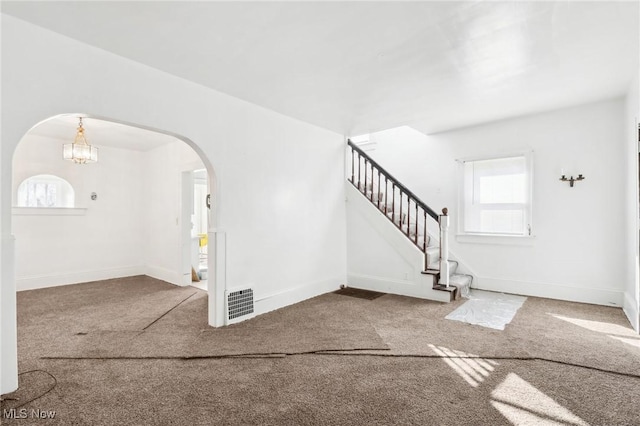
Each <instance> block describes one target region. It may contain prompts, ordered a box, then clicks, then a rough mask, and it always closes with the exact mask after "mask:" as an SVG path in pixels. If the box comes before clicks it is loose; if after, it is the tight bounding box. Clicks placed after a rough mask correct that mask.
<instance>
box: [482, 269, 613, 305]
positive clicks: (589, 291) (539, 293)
mask: <svg viewBox="0 0 640 426" xmlns="http://www.w3.org/2000/svg"><path fill="white" fill-rule="evenodd" d="M472 287H473V288H477V289H479V290H489V291H497V292H501V293H511V294H519V295H522V296H535V297H544V298H547V299H558V300H566V301H569V302H580V303H591V304H594V305H604V306H617V307H621V306H622V304H623V297H624V296H623V294H624V293H623V291H622V290H618V289H609V288H585V287H578V286H570V285H564V284H550V283H539V282H530V281H517V280H507V279H502V278H489V277H478V276H475V277H474V278H473V284H472Z"/></svg>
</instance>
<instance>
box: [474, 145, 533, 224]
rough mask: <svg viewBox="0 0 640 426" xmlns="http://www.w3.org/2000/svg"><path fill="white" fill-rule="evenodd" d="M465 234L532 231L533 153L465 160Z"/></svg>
mask: <svg viewBox="0 0 640 426" xmlns="http://www.w3.org/2000/svg"><path fill="white" fill-rule="evenodd" d="M462 174H463V190H462V194H461V195H462V203H461V204H462V205H461V211H462V215H461V219H462V223H461V230H462V233H464V234H489V235H513V236H524V235H531V156H530V155H517V156H511V157H503V158H492V159H479V160H473V161H463V162H462Z"/></svg>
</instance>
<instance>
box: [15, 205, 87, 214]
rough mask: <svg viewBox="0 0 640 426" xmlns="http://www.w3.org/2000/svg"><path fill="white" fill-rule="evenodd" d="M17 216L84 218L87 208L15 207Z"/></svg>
mask: <svg viewBox="0 0 640 426" xmlns="http://www.w3.org/2000/svg"><path fill="white" fill-rule="evenodd" d="M11 212H12V213H13V214H14V215H16V216H84V215H86V214H87V209H86V208H79V207H13V208H12V209H11Z"/></svg>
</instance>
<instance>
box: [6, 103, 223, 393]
mask: <svg viewBox="0 0 640 426" xmlns="http://www.w3.org/2000/svg"><path fill="white" fill-rule="evenodd" d="M79 116H82V117H83V119H84V120H85V123H84V126H85V128H86V129H87V132H88V133H87V139H89V141H90V142H92V143H93V144H94V145H95V146H97V147H98V148H100V142H99V141H98V140H92V135H95V130H96V128H95V127H92V125H96V127H104V128H107V127H109V126H119V127H120V128H129V129H130V130H131V131H132V132H134V133H135V132H138V134H139V133H140V132H147V133H149V134H153V135H157V137H159V138H160V139H163V140H164V141H173V142H175V143H176V144H181V145H183V146H184V147H188V149H189V150H192V151H193V153H194V154H195V157H197V159H198V161H193V162H191V163H189V162H185V164H184V167H185V169H184V170H181V171H185V170H190V169H191V170H194V169H203V170H205V171H206V175H207V179H208V182H207V183H208V188H209V192H210V194H211V197H210V213H209V215H208V225H207V226H208V230H207V236H208V241H209V245H210V249H209V253H208V254H209V256H208V261H207V269H208V272H209V273H208V277H207V278H208V290H209V291H208V292H209V302H208V312H207V315H208V323H209V324H210V325H212V326H221V325H223V321H222V318H223V312H222V311H223V308H224V302H223V294H224V293H223V292H224V290H223V288H224V287H219V284H220V282H219V281H220V280H218V277H219V276H221V275H220V274H219V273H218V269H220V265H222V269H224V262H225V259H224V250H219V249H218V248H220V247H222V248H224V246H223V245H224V235H222V236H221V235H220V234H219V233H217V232H216V231H215V229H216V224H217V218H218V214H219V211H218V197H217V194H218V180H217V177H216V174H215V171H214V169H213V166H212V164H211V162H210V161H209V159H208V158H207V156H206V155H205V154H204V152H203V151H202V149H200V147H198V145H197V144H195V143H194V142H193V141H191V140H190V139H189V138H186V137H184V136H181V135H177V134H174V133H171V132H168V131H163V130H158V129H154V128H149V127H146V126H140V125H136V124H132V123H127V122H123V121H119V120H113V119H109V118H105V117H99V116H94V115H89V114H60V115H56V116H53V117H50V118H48V119H46V120H43V121H41V122H39V123H38V124H36V125H35V126H33V127H32V128H31V129H30V130H29V131H28V132H27V133H26V134H25V136H24V137H23V138H22V139H21V142H20V143H19V144H18V146H17V147H16V149H15V150H14V153H13V155H14V158H15V155H16V153H17V152H18V151H19V150H20V149H21V145H22V141H23V140H24V138H26V137H27V136H29V135H31V136H33V135H34V134H38V133H40V136H39V137H41V138H42V137H43V136H42V133H43V132H42V130H43V129H44V128H47V126H49V127H51V126H52V125H53V127H55V125H54V124H56V123H57V124H58V125H60V124H61V123H62V124H64V123H65V122H70V121H72V122H74V123H75V124H73V126H72V127H71V129H72V131H71V133H70V134H69V132H67V133H66V137H65V139H66V141H65V143H66V142H71V141H72V140H73V135H74V134H75V127H76V126H77V119H78V117H79ZM98 123H99V124H98ZM67 129H68V127H67ZM92 131H94V133H91V132H92ZM58 142H59V141H56V143H55V144H54V145H55V150H57V151H58V152H57V153H56V160H60V161H61V159H62V145H60V144H59V143H58ZM117 149H124V148H123V147H119V148H117ZM132 151H135V150H132ZM136 155H138V154H136ZM103 158H104V156H101V158H99V162H98V164H100V160H102V159H103ZM14 166H15V165H12V168H11V170H10V171H8V172H9V173H8V174H9V175H10V176H13V180H14V182H13V185H12V192H13V193H14V194H12V198H13V201H14V203H13V204H12V205H14V206H15V205H16V204H15V200H16V194H17V191H15V190H13V189H15V188H16V187H17V185H19V184H21V183H22V182H24V181H25V179H24V177H25V176H27V175H37V173H35V172H36V170H37V169H40V170H42V167H39V166H42V164H36V165H35V166H34V167H33V170H29V167H26V169H25V168H22V170H21V173H22V174H23V175H22V176H15V174H14V172H15V167H14ZM73 166H75V167H76V169H75V171H74V172H73V173H78V174H81V172H83V170H82V169H83V168H85V167H86V168H85V169H84V171H87V170H90V169H88V168H90V167H91V166H92V165H80V166H76V165H73ZM4 171H5V173H6V172H7V170H6V168H5V170H4ZM45 171H46V172H47V173H53V172H52V170H50V169H49V170H45ZM53 174H54V175H55V173H53ZM62 178H63V179H62V180H68V178H69V176H63V177H62ZM70 180H71V181H74V179H70ZM77 181H78V180H77V179H76V182H77ZM80 181H82V176H80ZM80 186H81V188H79V189H80V191H76V194H77V195H79V196H83V197H84V199H85V200H86V199H87V196H88V195H90V196H91V197H92V198H91V199H92V200H93V197H94V196H95V197H96V198H97V199H98V200H100V199H101V198H103V197H105V196H107V197H108V196H113V195H114V194H113V193H114V192H115V191H111V192H112V193H111V194H104V193H102V194H101V193H97V194H96V193H94V192H93V191H91V190H90V186H91V185H85V186H84V187H82V185H80ZM103 192H104V191H103ZM107 192H109V191H107ZM87 202H88V201H87ZM120 202H123V200H120ZM67 207H68V206H67ZM82 208H83V207H82V206H78V207H74V208H71V209H70V210H69V211H66V212H65V213H64V214H72V215H73V214H82V213H81V212H79V210H82ZM85 208H86V207H85ZM74 210H75V211H74ZM183 219H184V218H178V219H176V221H179V220H183ZM13 226H14V220H13V218H11V229H12V230H13ZM18 243H19V241H18ZM179 244H182V242H181V241H179ZM176 253H179V251H177V252H176ZM2 257H3V261H5V262H7V259H8V262H7V263H5V264H15V263H16V262H15V261H20V259H19V253H18V252H17V251H16V244H15V243H14V242H13V238H12V241H10V244H5V242H4V241H3V250H2ZM177 257H178V258H180V256H177ZM181 266H182V265H180V267H181ZM16 272H18V273H20V272H21V271H20V270H19V269H18V270H17V271H16V270H12V271H11V274H10V275H9V278H10V279H9V280H8V281H13V283H12V288H13V289H14V295H15V291H17V290H21V288H20V287H19V286H18V287H17V288H16V279H17V278H18V274H16ZM222 272H223V271H222ZM36 275H37V274H36ZM222 276H223V275H222ZM223 277H224V276H223ZM105 278H106V277H105ZM4 279H5V280H6V279H7V275H4ZM167 281H170V282H172V283H174V284H177V285H180V282H179V280H177V281H178V282H174V280H167ZM76 282H83V281H76ZM69 283H71V282H69ZM4 284H7V285H8V284H9V283H7V282H5V283H4ZM41 284H42V283H40V285H41ZM50 284H51V283H50ZM63 284H65V283H62V284H56V283H53V284H51V285H63ZM44 286H47V285H46V283H45V285H44ZM32 288H37V285H36V286H35V287H32ZM22 289H24V288H22ZM220 291H222V293H220ZM7 314H8V315H12V316H13V318H14V319H15V316H16V312H15V299H14V307H13V312H6V311H5V314H3V316H5V315H7ZM11 334H12V333H7V334H5V337H8V338H9V339H10V341H8V342H3V346H5V345H6V346H5V348H9V350H7V351H3V352H4V353H3V356H4V358H5V359H4V360H3V370H4V371H3V372H4V373H5V374H7V375H8V376H11V375H13V374H12V373H13V370H17V368H13V366H12V364H15V365H16V366H17V363H16V361H17V355H16V353H17V351H16V350H15V341H14V342H12V340H13V339H12V337H13V336H11ZM12 346H13V347H12ZM7 353H8V354H9V356H7ZM13 357H15V358H16V359H12V358H13ZM7 365H8V366H9V367H8V368H7ZM16 375H17V371H16ZM5 377H6V376H5ZM5 383H6V382H5ZM3 385H4V384H3ZM4 386H6V385H4ZM16 386H17V381H16ZM4 392H6V390H5V389H3V393H4Z"/></svg>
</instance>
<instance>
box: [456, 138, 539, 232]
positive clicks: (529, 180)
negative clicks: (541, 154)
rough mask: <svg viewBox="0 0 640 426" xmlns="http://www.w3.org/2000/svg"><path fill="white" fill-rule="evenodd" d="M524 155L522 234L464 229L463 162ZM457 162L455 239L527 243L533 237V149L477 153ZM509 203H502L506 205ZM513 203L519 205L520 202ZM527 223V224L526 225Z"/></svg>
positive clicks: (464, 183) (464, 187)
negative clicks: (523, 230) (524, 176)
mask: <svg viewBox="0 0 640 426" xmlns="http://www.w3.org/2000/svg"><path fill="white" fill-rule="evenodd" d="M514 157H524V159H525V164H526V166H525V170H526V178H525V179H526V183H525V185H526V189H525V191H526V193H525V195H526V202H525V205H526V207H525V210H524V213H525V215H526V219H525V224H526V225H525V232H524V233H523V234H507V233H498V232H496V233H489V232H468V231H465V220H466V213H467V212H466V200H465V189H466V186H465V185H466V182H465V180H466V179H465V163H468V162H473V161H488V160H500V159H505V158H514ZM456 161H457V163H458V212H459V214H458V215H457V216H458V217H457V227H458V229H457V233H456V239H457V241H458V242H463V243H467V242H468V243H496V244H522V243H525V244H527V241H528V240H531V239H533V238H535V235H534V234H533V229H534V226H533V205H534V199H533V179H534V167H533V151H532V150H519V151H512V152H505V153H500V154H493V155H491V154H489V155H479V156H473V157H466V158H461V159H457V160H456ZM508 205H509V204H504V206H508ZM515 205H518V206H520V205H521V204H520V203H517V204H515ZM527 225H528V226H527Z"/></svg>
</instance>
